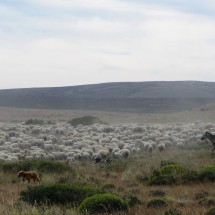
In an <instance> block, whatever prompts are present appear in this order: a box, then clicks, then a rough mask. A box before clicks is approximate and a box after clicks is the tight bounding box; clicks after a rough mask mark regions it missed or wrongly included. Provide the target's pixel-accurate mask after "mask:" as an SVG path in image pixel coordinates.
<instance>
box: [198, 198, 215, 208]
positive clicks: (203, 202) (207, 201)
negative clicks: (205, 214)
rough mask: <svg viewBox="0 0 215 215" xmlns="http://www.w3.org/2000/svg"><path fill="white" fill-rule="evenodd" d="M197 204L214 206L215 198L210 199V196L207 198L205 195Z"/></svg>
mask: <svg viewBox="0 0 215 215" xmlns="http://www.w3.org/2000/svg"><path fill="white" fill-rule="evenodd" d="M199 204H200V205H203V206H214V205H215V200H214V199H211V198H208V197H205V198H202V199H201V200H200V201H199Z"/></svg>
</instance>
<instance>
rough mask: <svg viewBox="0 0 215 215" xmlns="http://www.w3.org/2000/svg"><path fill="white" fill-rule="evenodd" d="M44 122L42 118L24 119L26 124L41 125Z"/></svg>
mask: <svg viewBox="0 0 215 215" xmlns="http://www.w3.org/2000/svg"><path fill="white" fill-rule="evenodd" d="M44 123H45V122H44V120H42V119H29V120H26V121H25V124H26V125H43V124H44Z"/></svg>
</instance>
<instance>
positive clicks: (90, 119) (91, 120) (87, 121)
mask: <svg viewBox="0 0 215 215" xmlns="http://www.w3.org/2000/svg"><path fill="white" fill-rule="evenodd" d="M68 123H69V124H70V125H72V126H74V127H76V126H78V125H93V124H95V123H102V121H101V120H100V119H99V118H98V117H94V116H83V117H78V118H74V119H72V120H70V121H68Z"/></svg>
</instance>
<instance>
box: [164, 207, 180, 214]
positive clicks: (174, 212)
mask: <svg viewBox="0 0 215 215" xmlns="http://www.w3.org/2000/svg"><path fill="white" fill-rule="evenodd" d="M164 215H182V212H181V211H179V210H178V209H176V208H170V209H169V210H167V211H165V213H164Z"/></svg>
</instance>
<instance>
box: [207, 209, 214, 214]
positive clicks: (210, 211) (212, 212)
mask: <svg viewBox="0 0 215 215" xmlns="http://www.w3.org/2000/svg"><path fill="white" fill-rule="evenodd" d="M205 215H215V208H211V209H210V210H209V211H207V212H206V213H205Z"/></svg>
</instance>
